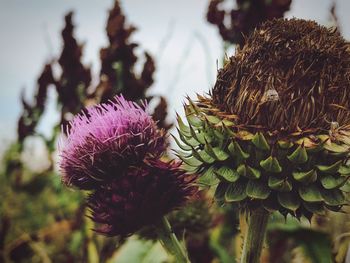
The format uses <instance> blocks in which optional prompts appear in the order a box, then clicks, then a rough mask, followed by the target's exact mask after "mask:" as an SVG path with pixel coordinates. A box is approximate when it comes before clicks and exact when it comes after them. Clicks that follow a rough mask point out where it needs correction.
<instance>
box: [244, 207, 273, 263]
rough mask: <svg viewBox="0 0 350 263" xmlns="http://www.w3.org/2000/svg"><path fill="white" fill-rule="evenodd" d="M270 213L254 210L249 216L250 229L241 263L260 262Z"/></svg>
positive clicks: (263, 210) (246, 235)
mask: <svg viewBox="0 0 350 263" xmlns="http://www.w3.org/2000/svg"><path fill="white" fill-rule="evenodd" d="M268 220H269V212H267V211H266V210H265V209H263V208H261V209H257V210H253V211H251V212H250V213H249V215H248V229H247V232H246V234H245V238H244V245H243V252H242V258H241V263H258V262H260V256H261V251H262V248H263V244H264V240H265V234H266V227H267V222H268Z"/></svg>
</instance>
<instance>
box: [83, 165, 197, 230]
mask: <svg viewBox="0 0 350 263" xmlns="http://www.w3.org/2000/svg"><path fill="white" fill-rule="evenodd" d="M193 179H194V177H193V176H188V175H187V174H186V173H185V171H183V170H182V169H180V163H176V162H168V163H165V162H162V161H160V160H152V161H148V162H145V163H143V164H142V165H141V166H133V167H130V169H129V170H128V171H127V172H125V174H124V175H123V176H121V177H115V178H114V179H113V180H112V181H111V182H110V183H109V184H106V185H103V186H101V187H100V189H98V190H96V191H95V192H93V193H92V194H91V195H90V196H89V198H88V207H89V208H90V209H91V218H92V220H93V221H95V222H96V223H99V224H101V227H100V228H98V229H96V231H97V232H99V233H102V234H104V235H107V236H122V237H126V236H129V235H131V234H133V233H135V232H136V231H138V230H140V229H141V228H142V227H144V226H147V225H151V224H153V223H156V222H158V221H159V220H160V219H161V217H162V216H164V215H165V214H167V213H168V212H170V211H171V210H173V209H174V208H176V207H178V206H180V205H182V204H183V203H184V202H185V201H186V200H187V199H188V198H189V197H190V196H191V195H193V193H194V192H195V191H196V189H197V188H196V187H195V186H193V184H192V181H193Z"/></svg>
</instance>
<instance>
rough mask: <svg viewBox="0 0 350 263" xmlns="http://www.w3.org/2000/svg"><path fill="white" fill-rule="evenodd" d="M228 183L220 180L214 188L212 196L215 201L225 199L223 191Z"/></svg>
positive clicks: (224, 191)
mask: <svg viewBox="0 0 350 263" xmlns="http://www.w3.org/2000/svg"><path fill="white" fill-rule="evenodd" d="M227 187H228V185H227V183H224V182H221V183H219V184H218V186H217V187H216V190H215V194H214V198H215V200H217V201H223V200H224V199H225V193H226V189H227Z"/></svg>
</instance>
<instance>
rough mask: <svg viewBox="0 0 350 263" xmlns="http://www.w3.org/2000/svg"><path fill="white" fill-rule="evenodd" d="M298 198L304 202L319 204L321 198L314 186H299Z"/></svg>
mask: <svg viewBox="0 0 350 263" xmlns="http://www.w3.org/2000/svg"><path fill="white" fill-rule="evenodd" d="M298 192H299V196H300V197H301V199H303V200H304V201H306V202H321V201H323V198H322V196H321V193H320V190H319V189H318V188H317V186H316V185H308V186H303V185H302V186H300V187H299V190H298Z"/></svg>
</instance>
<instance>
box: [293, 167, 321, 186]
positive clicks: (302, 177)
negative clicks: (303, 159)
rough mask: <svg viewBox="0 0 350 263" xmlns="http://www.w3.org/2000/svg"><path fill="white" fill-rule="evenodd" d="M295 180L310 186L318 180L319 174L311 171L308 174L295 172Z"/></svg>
mask: <svg viewBox="0 0 350 263" xmlns="http://www.w3.org/2000/svg"><path fill="white" fill-rule="evenodd" d="M292 175H293V178H294V179H295V180H296V181H298V182H301V183H304V184H309V183H313V182H315V181H316V180H317V172H316V171H315V170H313V169H312V170H310V171H308V172H293V173H292Z"/></svg>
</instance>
